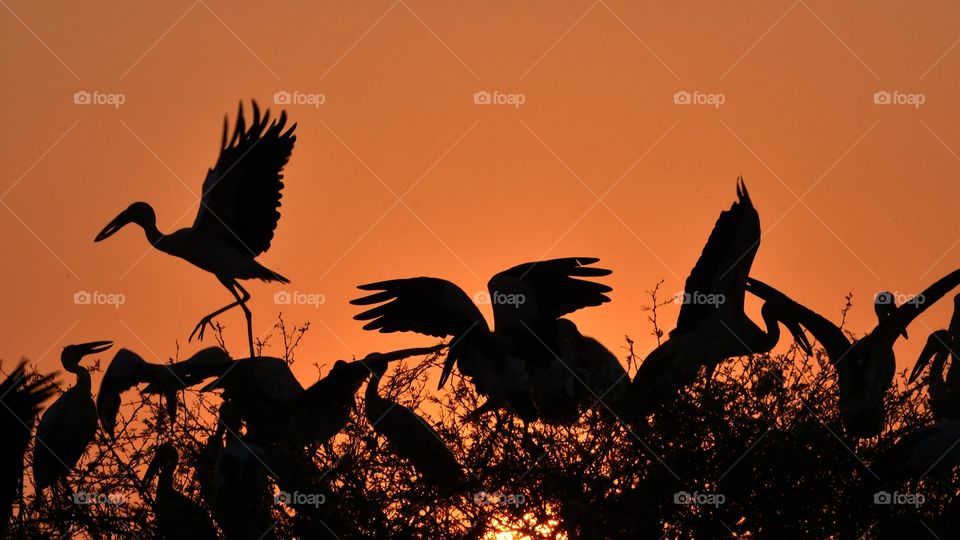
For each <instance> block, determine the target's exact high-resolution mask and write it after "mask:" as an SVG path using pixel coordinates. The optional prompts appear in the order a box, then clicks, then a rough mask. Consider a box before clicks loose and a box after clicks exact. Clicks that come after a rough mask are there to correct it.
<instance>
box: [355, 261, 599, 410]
mask: <svg viewBox="0 0 960 540" xmlns="http://www.w3.org/2000/svg"><path fill="white" fill-rule="evenodd" d="M597 261H598V259H595V258H589V257H579V258H564V259H553V260H547V261H541V262H533V263H525V264H521V265H519V266H515V267H513V268H510V269H508V270H505V271H503V272H500V273H499V274H497V275H495V276H493V278H491V279H490V282H489V283H488V284H487V288H488V289H489V298H490V302H491V304H492V306H493V316H494V321H495V323H496V326H495V330H494V331H491V330H490V327H489V326H488V325H487V322H486V320H485V319H484V317H483V314H482V313H480V310H479V309H478V308H477V306H476V305H475V304H474V303H473V301H472V300H471V298H470V297H469V296H468V295H467V294H466V293H465V292H464V291H463V290H462V289H460V288H459V287H457V286H456V285H454V284H453V283H451V282H449V281H446V280H443V279H437V278H430V277H418V278H410V279H395V280H390V281H382V282H379V283H370V284H367V285H361V286H360V287H359V288H360V289H361V290H365V291H378V292H375V293H373V294H370V295H368V296H365V297H363V298H358V299H355V300H352V301H351V302H350V303H351V304H354V305H361V306H368V305H371V304H379V303H381V302H385V303H382V304H381V305H379V306H377V307H374V308H372V309H369V310H367V311H365V312H363V313H360V314H359V315H356V316H355V317H354V319H357V320H362V321H370V322H368V323H367V324H366V325H365V326H364V329H365V330H379V331H380V332H400V331H406V332H417V333H420V334H426V335H429V336H435V337H440V338H445V337H448V336H450V337H452V340H451V342H450V350H449V352H448V354H447V359H446V362H445V364H444V367H443V372H442V373H441V375H440V387H443V385H444V383H445V382H446V380H447V379H448V378H449V376H450V374H451V372H452V371H453V367H454V365H456V366H457V367H458V369H459V370H460V373H462V374H463V375H464V376H467V377H469V378H470V379H471V380H472V382H473V383H474V384H475V385H476V388H477V391H478V392H479V393H480V394H482V395H485V396H486V397H487V402H486V403H484V404H483V405H482V406H481V408H480V409H478V411H475V413H480V412H483V411H486V410H491V409H496V408H499V407H504V406H509V407H510V408H512V409H513V411H514V412H516V413H517V414H518V415H519V416H520V417H521V418H523V419H524V420H528V421H529V420H535V419H537V418H542V419H543V420H545V421H548V422H558V423H566V422H569V421H574V420H576V418H577V416H578V414H579V411H580V408H581V406H582V404H583V401H584V396H585V394H588V393H589V392H586V391H584V389H583V388H582V387H583V383H582V382H581V381H582V380H583V376H582V375H580V373H578V372H584V371H586V372H594V373H595V372H597V371H598V369H599V371H601V372H602V371H605V370H608V369H609V363H608V358H606V356H604V355H600V357H599V358H588V357H586V355H587V353H591V354H593V353H597V348H596V345H598V344H596V342H595V341H594V342H593V344H594V345H591V346H576V345H572V344H571V342H573V341H576V340H579V339H589V338H584V337H583V336H581V335H580V333H579V332H578V331H577V330H576V326H574V325H573V324H572V323H570V322H569V321H566V320H564V319H562V318H561V317H563V316H564V315H567V314H569V313H573V312H574V311H577V310H579V309H581V308H585V307H591V306H599V305H601V304H603V303H605V302H608V301H610V299H609V297H607V295H606V293H608V292H610V291H611V290H612V289H611V288H610V287H608V286H607V285H603V284H600V283H596V282H593V281H589V280H587V279H577V278H590V277H600V276H606V275H608V274H610V270H606V269H603V268H595V267H590V266H589V265H591V264H593V263H595V262H597ZM565 342H566V343H565ZM598 366H600V367H599V368H598ZM605 377H607V376H605ZM578 378H579V379H580V380H577V379H578ZM609 382H610V384H609V385H607V386H606V388H602V393H605V392H606V391H607V390H609V387H610V386H611V385H612V384H613V381H609ZM598 384H599V383H598ZM599 386H603V384H599Z"/></svg>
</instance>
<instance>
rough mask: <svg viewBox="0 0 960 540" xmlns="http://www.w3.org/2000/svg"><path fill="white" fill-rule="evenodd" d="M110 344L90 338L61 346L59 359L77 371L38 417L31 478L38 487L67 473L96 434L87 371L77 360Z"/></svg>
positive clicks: (46, 484)
mask: <svg viewBox="0 0 960 540" xmlns="http://www.w3.org/2000/svg"><path fill="white" fill-rule="evenodd" d="M112 346H113V342H110V341H92V342H90V343H83V344H79V345H68V346H66V347H64V348H63V352H62V353H61V354H60V363H61V364H63V368H64V369H65V370H67V371H69V372H71V373H74V374H76V376H77V383H76V384H75V385H73V387H71V388H70V389H69V390H67V391H66V392H64V393H63V395H61V396H60V397H59V398H57V400H56V401H54V402H53V404H51V405H50V407H49V408H48V409H47V410H46V411H44V413H43V416H41V417H40V424H39V425H38V426H37V440H36V444H35V445H34V448H33V481H34V484H35V485H36V488H37V489H38V490H41V489H44V488H46V487H49V486H51V485H53V483H54V482H56V481H57V480H59V479H61V478H63V477H64V476H66V475H67V474H69V473H70V471H71V470H73V467H74V465H76V464H77V461H78V460H79V459H80V456H82V455H83V452H84V450H86V449H87V445H89V444H90V442H91V441H93V438H94V436H95V435H96V434H97V406H96V405H95V404H94V403H93V396H92V395H91V394H90V373H89V372H88V371H87V369H86V368H85V367H83V366H81V365H80V360H81V359H82V358H83V357H85V356H88V355H91V354H96V353H100V352H103V351H105V350H107V349H109V348H110V347H112Z"/></svg>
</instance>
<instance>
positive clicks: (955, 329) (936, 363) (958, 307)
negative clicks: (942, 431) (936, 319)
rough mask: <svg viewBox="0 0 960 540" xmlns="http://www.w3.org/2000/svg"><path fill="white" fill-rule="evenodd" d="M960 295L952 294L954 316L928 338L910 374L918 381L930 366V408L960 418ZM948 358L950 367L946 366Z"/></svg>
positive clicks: (945, 416)
mask: <svg viewBox="0 0 960 540" xmlns="http://www.w3.org/2000/svg"><path fill="white" fill-rule="evenodd" d="M958 351H960V294H958V295H957V296H954V297H953V317H952V318H951V319H950V326H949V328H948V329H947V330H937V331H936V332H933V333H932V334H930V337H929V338H927V344H926V345H925V346H924V347H923V350H922V351H921V352H920V356H919V357H918V358H917V363H916V364H915V365H914V367H913V371H912V372H911V373H910V378H909V382H911V383H912V382H914V381H916V380H917V379H918V378H919V377H920V375H921V373H923V370H924V369H925V368H926V367H927V365H929V366H930V372H929V373H928V375H927V380H926V383H927V392H928V393H929V395H930V410H931V412H933V416H934V417H935V418H937V419H950V420H960V360H958V358H960V356H958ZM947 359H949V360H950V367H949V369H947V370H946V376H944V368H945V367H946V363H947Z"/></svg>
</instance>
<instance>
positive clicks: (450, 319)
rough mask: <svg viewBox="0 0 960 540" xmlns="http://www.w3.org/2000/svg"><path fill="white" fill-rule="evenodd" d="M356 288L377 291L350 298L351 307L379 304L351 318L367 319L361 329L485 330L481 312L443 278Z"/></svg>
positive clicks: (451, 333) (450, 332) (456, 333)
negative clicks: (475, 328)
mask: <svg viewBox="0 0 960 540" xmlns="http://www.w3.org/2000/svg"><path fill="white" fill-rule="evenodd" d="M357 288H358V289H360V290H363V291H378V292H375V293H373V294H370V295H367V296H364V297H362V298H356V299H354V300H351V301H350V303H351V304H353V305H355V306H369V305H372V304H380V305H379V306H377V307H375V308H372V309H368V310H367V311H364V312H363V313H360V314H358V315H355V316H354V317H353V318H354V319H355V320H358V321H370V322H368V323H367V324H365V325H364V327H363V329H364V330H379V331H380V332H381V333H389V332H417V333H419V334H425V335H428V336H434V337H439V338H445V337H447V336H463V335H464V334H466V333H467V332H468V331H470V330H471V329H472V328H473V327H474V326H479V327H480V328H479V329H482V330H488V331H489V327H488V326H487V321H486V320H485V319H484V318H483V314H482V313H480V310H479V309H477V306H476V305H475V304H474V303H473V300H472V299H471V298H470V297H469V296H467V293H465V292H463V289H461V288H460V287H457V286H456V285H454V284H453V283H450V282H449V281H447V280H444V279H438V278H430V277H417V278H408V279H393V280H389V281H380V282H377V283H368V284H366V285H360V286H359V287H357ZM381 302H385V303H381Z"/></svg>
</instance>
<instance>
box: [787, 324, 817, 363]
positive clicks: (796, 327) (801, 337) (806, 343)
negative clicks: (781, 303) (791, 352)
mask: <svg viewBox="0 0 960 540" xmlns="http://www.w3.org/2000/svg"><path fill="white" fill-rule="evenodd" d="M783 324H784V325H786V327H787V330H789V331H790V333H791V334H793V339H794V341H796V342H797V346H798V347H800V350H802V351H803V352H804V354H806V355H807V356H813V347H812V346H810V340H808V339H807V334H806V332H804V331H803V327H802V326H800V323H798V322H797V321H793V320H791V321H784V323H783Z"/></svg>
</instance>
